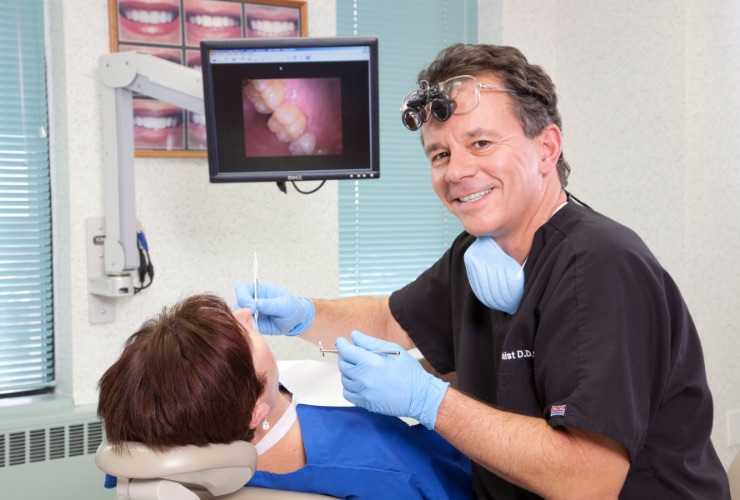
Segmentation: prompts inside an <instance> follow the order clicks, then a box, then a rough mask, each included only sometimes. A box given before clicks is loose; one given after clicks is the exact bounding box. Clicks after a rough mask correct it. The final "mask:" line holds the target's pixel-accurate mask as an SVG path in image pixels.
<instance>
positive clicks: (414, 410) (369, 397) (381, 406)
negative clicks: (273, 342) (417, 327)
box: [336, 331, 450, 430]
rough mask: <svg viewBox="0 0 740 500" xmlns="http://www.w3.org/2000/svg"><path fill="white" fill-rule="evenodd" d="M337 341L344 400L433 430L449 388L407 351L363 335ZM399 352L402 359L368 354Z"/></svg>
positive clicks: (352, 335) (354, 333)
mask: <svg viewBox="0 0 740 500" xmlns="http://www.w3.org/2000/svg"><path fill="white" fill-rule="evenodd" d="M351 337H352V341H353V342H354V343H355V344H354V345H352V344H351V343H350V342H349V341H347V339H345V338H339V339H337V342H336V346H337V350H338V351H339V371H340V372H341V373H342V385H343V386H344V397H345V399H347V401H349V402H351V403H354V404H355V405H357V406H359V407H361V408H365V409H366V410H370V411H372V412H375V413H382V414H383V415H391V416H396V417H412V418H415V419H416V420H418V421H419V422H421V423H422V424H423V425H424V427H426V428H427V429H429V430H432V429H434V423H435V422H436V420H437V412H438V411H439V405H440V404H442V398H444V395H445V392H446V391H447V387H448V386H449V385H450V384H449V383H447V382H444V381H442V380H440V379H438V378H437V377H435V376H433V375H432V374H430V373H429V372H427V371H426V370H424V368H422V366H421V364H419V362H418V361H417V360H416V359H414V357H413V356H411V355H410V354H409V353H408V352H406V350H405V349H403V348H402V347H401V346H399V345H398V344H394V343H393V342H386V341H384V340H380V339H377V338H375V337H369V336H367V335H365V334H363V333H361V332H358V331H354V332H352V334H351ZM378 350H384V351H385V350H390V351H400V352H401V355H400V356H394V355H388V354H374V353H372V352H369V351H378Z"/></svg>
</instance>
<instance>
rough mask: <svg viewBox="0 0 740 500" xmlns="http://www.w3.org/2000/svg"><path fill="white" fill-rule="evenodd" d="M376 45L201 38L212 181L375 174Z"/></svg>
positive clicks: (370, 41)
mask: <svg viewBox="0 0 740 500" xmlns="http://www.w3.org/2000/svg"><path fill="white" fill-rule="evenodd" d="M377 48H378V41H377V38H371V37H335V38H254V39H231V40H223V39H221V40H203V41H202V42H201V61H202V67H203V84H204V95H203V97H204V105H205V118H206V133H207V140H208V164H209V172H210V180H211V182H251V181H278V182H284V181H296V180H325V179H374V178H378V177H379V175H380V162H379V158H378V155H379V149H380V146H379V138H378V52H377Z"/></svg>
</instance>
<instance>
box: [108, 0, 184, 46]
mask: <svg viewBox="0 0 740 500" xmlns="http://www.w3.org/2000/svg"><path fill="white" fill-rule="evenodd" d="M118 14H119V22H120V25H121V28H122V29H123V30H125V32H126V33H127V34H122V39H131V40H134V39H136V40H138V39H139V37H142V36H154V37H162V36H166V37H168V38H169V37H175V36H176V37H177V38H178V39H179V29H180V8H179V7H178V6H177V5H169V4H166V3H155V4H147V3H144V2H137V1H124V2H120V3H119V5H118ZM168 41H169V40H168Z"/></svg>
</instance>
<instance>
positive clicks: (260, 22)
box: [249, 18, 298, 37]
mask: <svg viewBox="0 0 740 500" xmlns="http://www.w3.org/2000/svg"><path fill="white" fill-rule="evenodd" d="M249 29H250V31H252V32H254V33H255V34H256V35H257V36H259V37H271V36H277V37H285V36H295V35H296V34H297V33H298V23H297V22H296V21H270V20H267V19H251V18H250V19H249Z"/></svg>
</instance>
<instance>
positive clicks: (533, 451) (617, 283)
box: [237, 44, 729, 499]
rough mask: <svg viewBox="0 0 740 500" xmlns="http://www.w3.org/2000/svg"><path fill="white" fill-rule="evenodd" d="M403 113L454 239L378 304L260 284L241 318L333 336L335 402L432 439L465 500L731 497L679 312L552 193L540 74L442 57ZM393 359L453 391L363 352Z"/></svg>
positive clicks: (613, 234) (554, 123) (658, 271)
mask: <svg viewBox="0 0 740 500" xmlns="http://www.w3.org/2000/svg"><path fill="white" fill-rule="evenodd" d="M401 111H402V120H403V123H404V125H405V126H406V127H407V128H408V129H410V130H421V135H422V142H423V146H424V153H425V155H426V157H427V158H428V160H429V163H430V165H431V176H432V185H433V187H434V190H435V192H436V193H437V195H438V196H439V198H440V200H441V201H442V203H443V204H444V205H445V206H446V207H447V209H448V210H450V212H452V213H453V214H454V215H455V216H456V217H458V219H460V221H461V222H462V224H463V226H464V228H465V232H463V233H462V234H460V235H459V236H458V237H457V239H456V240H455V241H454V242H453V244H452V246H451V247H450V248H449V249H448V250H447V251H446V252H445V254H444V255H443V256H442V257H441V258H440V259H439V260H438V261H437V262H436V263H435V264H434V265H433V266H432V267H430V268H429V269H428V270H426V271H425V272H424V273H422V274H421V275H420V276H419V277H418V278H417V279H416V280H415V281H413V282H412V283H410V284H408V285H407V286H405V287H404V288H402V289H401V290H398V291H396V292H394V293H393V294H392V295H391V296H390V297H389V298H378V297H356V298H348V299H342V300H336V301H326V300H311V299H308V298H306V297H296V296H294V295H292V294H290V293H288V292H287V291H285V290H283V289H282V288H280V287H277V286H275V285H271V284H266V283H260V285H259V286H260V290H259V299H258V300H257V301H256V302H255V300H254V299H253V295H254V294H253V292H254V290H253V286H252V284H251V283H241V284H239V285H237V302H238V304H239V305H240V306H241V307H249V308H252V309H256V310H258V311H259V325H258V328H259V330H260V331H261V332H262V333H266V334H285V335H300V337H301V338H303V339H305V340H308V341H313V342H316V341H318V340H322V341H323V343H324V345H327V344H328V343H329V340H330V339H332V338H337V340H336V346H337V349H338V351H339V368H340V371H341V372H342V382H343V385H344V394H345V397H346V398H347V399H348V400H349V401H351V402H353V403H354V404H356V405H358V406H361V407H364V408H366V409H368V410H370V411H373V412H377V413H383V414H386V415H396V416H408V417H414V418H416V419H418V420H419V421H420V422H421V423H422V424H423V425H425V426H426V427H427V428H429V429H434V430H435V431H436V432H438V433H439V434H440V435H441V436H442V437H444V438H445V439H447V440H448V441H449V442H450V443H451V444H452V445H453V446H455V447H456V448H457V449H459V450H460V451H462V452H463V453H464V454H466V455H467V456H469V457H470V458H471V459H472V460H473V462H474V471H473V481H474V488H475V491H476V495H477V497H478V498H538V497H547V498H617V497H619V498H623V499H629V498H679V497H681V498H683V497H687V498H688V497H691V498H721V499H729V487H728V482H727V476H726V475H725V472H724V469H723V468H722V465H721V463H720V461H719V459H718V457H717V454H716V452H715V450H714V447H713V445H712V443H711V440H710V434H711V428H712V411H713V409H712V396H711V393H710V390H709V387H708V385H707V380H706V374H705V369H704V360H703V355H702V350H701V344H700V341H699V336H698V334H697V331H696V329H695V327H694V324H693V321H692V319H691V316H690V314H689V312H688V309H687V307H686V304H685V303H684V301H683V299H682V297H681V294H680V292H679V290H678V288H677V286H676V284H675V283H674V281H673V280H672V279H671V277H670V276H669V275H668V273H667V272H666V271H665V270H664V269H663V268H662V266H661V265H660V263H659V262H658V261H657V260H656V258H655V257H654V256H653V254H652V253H651V252H650V251H649V250H648V248H647V247H646V246H645V244H644V243H643V241H642V240H641V239H640V238H639V237H638V236H637V235H636V234H635V233H634V232H632V231H631V230H629V229H628V228H626V227H624V226H622V225H620V224H618V223H616V222H614V221H612V220H610V219H608V218H606V217H604V216H603V215H600V214H598V213H597V212H595V211H594V210H592V209H590V208H589V207H588V206H586V205H585V204H583V203H581V202H579V201H578V200H576V199H575V198H574V197H572V196H571V195H570V194H569V193H567V192H566V190H565V187H566V185H567V181H568V174H569V172H570V167H569V165H568V163H567V162H566V161H565V159H564V157H563V153H562V135H561V119H560V114H559V112H558V109H557V96H556V93H555V86H554V85H553V83H552V81H551V80H550V78H549V76H548V75H547V74H546V73H545V72H544V71H543V70H542V68H540V67H539V66H535V65H532V64H529V63H528V61H527V59H526V58H525V57H524V56H523V55H522V54H521V52H519V51H518V50H517V49H515V48H512V47H501V46H492V45H463V44H455V45H452V46H450V47H448V48H447V49H445V50H443V51H442V52H441V53H440V54H439V55H438V56H437V58H436V60H435V61H433V62H432V63H431V64H430V65H429V67H427V68H426V69H425V70H423V71H422V72H421V73H420V75H419V88H418V89H417V90H415V91H413V92H411V93H410V94H409V95H408V96H406V98H405V99H404V101H403V106H402V108H401ZM349 332H352V333H351V340H352V343H350V342H349V341H348V340H347V339H346V338H344V336H346V335H347V334H348V333H349ZM360 332H363V333H360ZM399 347H402V348H404V349H409V348H413V347H417V348H419V350H420V351H421V352H422V354H423V355H424V356H425V358H426V359H427V360H428V361H429V363H430V364H431V366H432V367H433V368H434V369H435V370H436V371H438V372H440V373H442V374H444V373H448V372H456V374H457V386H456V387H455V388H453V387H450V386H449V385H448V384H447V383H446V382H443V381H442V380H440V379H439V378H436V377H434V376H432V375H430V374H429V373H427V372H426V371H424V370H423V369H422V367H421V365H420V364H419V363H418V362H417V361H416V360H415V359H414V358H413V357H412V356H410V355H408V354H407V353H406V352H405V351H403V349H402V353H401V356H389V355H379V354H374V353H371V352H369V351H372V350H388V349H390V350H393V349H398V348H399ZM358 432H362V430H361V429H358Z"/></svg>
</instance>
